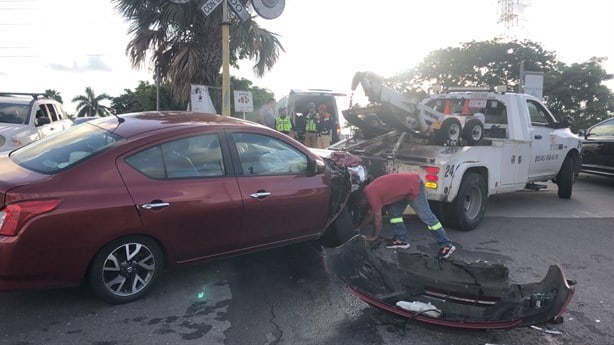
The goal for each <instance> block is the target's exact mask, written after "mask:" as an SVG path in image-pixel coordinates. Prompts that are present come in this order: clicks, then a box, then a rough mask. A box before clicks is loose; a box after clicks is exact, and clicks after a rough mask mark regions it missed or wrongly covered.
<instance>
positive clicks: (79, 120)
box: [72, 116, 100, 125]
mask: <svg viewBox="0 0 614 345" xmlns="http://www.w3.org/2000/svg"><path fill="white" fill-rule="evenodd" d="M99 118H100V116H82V117H77V118H76V119H73V120H72V123H73V125H78V124H81V123H83V122H88V121H92V120H96V119H99Z"/></svg>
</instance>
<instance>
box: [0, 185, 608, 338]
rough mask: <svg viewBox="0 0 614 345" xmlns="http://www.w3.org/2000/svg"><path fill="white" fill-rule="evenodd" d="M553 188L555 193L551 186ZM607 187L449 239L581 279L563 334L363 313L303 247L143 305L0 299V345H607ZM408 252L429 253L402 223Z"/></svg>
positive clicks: (522, 268)
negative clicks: (408, 240)
mask: <svg viewBox="0 0 614 345" xmlns="http://www.w3.org/2000/svg"><path fill="white" fill-rule="evenodd" d="M551 187H552V186H551ZM613 195H614V179H607V178H600V177H593V176H588V175H583V174H582V175H580V177H579V180H578V182H577V183H576V185H575V187H574V194H573V197H572V199H571V200H561V199H558V197H557V196H556V188H550V189H548V190H542V191H539V192H528V191H527V192H518V193H512V194H505V195H495V196H493V197H491V198H490V200H489V206H488V209H487V213H486V218H485V220H484V222H483V223H482V224H481V225H480V226H479V227H478V228H477V229H476V230H474V231H471V232H459V231H454V230H449V231H448V235H449V236H450V238H451V239H452V240H453V241H454V242H455V244H456V245H457V247H458V249H457V252H456V253H455V254H454V255H455V257H456V258H459V259H465V260H487V261H491V262H501V263H503V264H505V265H506V266H507V267H509V269H510V278H511V280H512V281H514V282H518V283H529V282H533V281H539V280H541V279H542V278H543V277H544V275H545V274H546V270H547V268H548V266H549V265H550V264H553V263H556V264H559V265H561V267H563V269H564V271H565V273H566V275H567V277H568V278H569V279H574V280H576V281H577V282H578V284H577V285H576V294H575V296H574V298H573V300H572V303H571V304H570V306H569V308H568V311H567V313H566V314H565V315H564V318H565V321H564V323H563V324H558V325H548V327H550V328H551V329H552V330H556V331H559V332H561V334H558V335H555V334H548V333H545V332H542V331H539V330H535V329H531V328H528V327H520V328H514V329H510V330H502V331H467V330H459V329H450V328H444V327H436V326H430V325H426V324H423V323H419V322H416V321H410V320H407V319H404V318H401V317H398V316H395V315H392V314H390V313H387V312H384V311H382V310H379V309H376V308H373V307H370V306H368V305H366V304H365V303H363V302H362V301H360V300H358V299H357V298H356V297H354V296H353V295H352V294H351V293H350V292H349V290H348V289H347V288H346V287H345V286H344V285H343V284H342V283H341V282H340V281H339V280H338V279H337V278H336V277H333V276H330V275H329V274H328V273H327V272H326V271H325V269H324V265H323V259H322V255H323V253H322V250H321V248H320V247H319V245H318V243H316V242H310V243H305V244H300V245H294V246H289V247H286V248H279V249H274V250H269V251H266V252H261V253H256V254H251V255H246V256H242V257H237V258H232V259H226V260H220V261H216V262H212V263H208V264H204V265H197V266H191V267H187V268H184V269H181V270H178V271H173V272H167V273H166V274H164V275H163V276H162V279H161V280H160V281H159V282H158V284H157V285H156V287H155V289H154V290H153V291H152V293H151V294H150V295H149V296H147V297H146V298H145V299H143V300H140V301H137V302H134V303H130V304H127V305H120V306H110V305H107V304H105V303H103V302H101V301H99V300H97V299H96V298H95V297H94V296H93V295H92V294H91V293H90V292H89V291H88V289H86V288H68V289H55V290H42V291H26V292H13V293H0V344H5V345H27V344H50V345H51V344H58V345H59V344H62V345H65V344H92V345H120V344H135V345H136V344H240V345H242V344H246V345H251V344H267V345H269V344H331V345H332V344H357V345H358V344H417V345H420V344H459V345H464V344H467V345H482V344H497V345H503V344H505V345H512V344H549V345H551V344H591V345H592V344H604V345H605V344H614V325H613V323H614V299H613V298H612V296H611V291H612V286H613V285H614V277H613V276H612V273H611V272H612V268H611V267H612V263H614V252H613V250H612V246H613V245H614V241H613V240H612V237H613V235H614V207H612V204H613V203H614V197H613ZM407 223H408V228H409V229H410V236H411V240H412V248H411V249H410V250H417V251H423V252H427V253H435V251H436V247H435V246H434V244H433V243H432V241H431V239H430V237H428V234H427V232H426V230H425V227H424V226H423V225H422V224H421V223H419V221H417V220H416V219H413V218H410V219H409V220H408V222H407Z"/></svg>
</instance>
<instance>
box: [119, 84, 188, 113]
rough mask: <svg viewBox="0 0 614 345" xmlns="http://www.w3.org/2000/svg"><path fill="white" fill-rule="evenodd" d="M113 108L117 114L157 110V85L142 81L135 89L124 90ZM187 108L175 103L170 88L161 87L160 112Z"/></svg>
mask: <svg viewBox="0 0 614 345" xmlns="http://www.w3.org/2000/svg"><path fill="white" fill-rule="evenodd" d="M111 108H113V110H114V111H115V113H116V114H125V113H134V112H139V111H152V110H156V85H154V84H150V83H148V82H146V81H140V82H139V85H138V86H137V87H136V89H134V91H132V90H130V89H124V93H123V94H121V95H119V96H118V97H113V100H112V102H111ZM185 109H186V107H185V106H182V105H181V104H178V103H175V102H173V99H172V97H171V94H170V90H169V88H168V87H166V86H164V85H160V110H185Z"/></svg>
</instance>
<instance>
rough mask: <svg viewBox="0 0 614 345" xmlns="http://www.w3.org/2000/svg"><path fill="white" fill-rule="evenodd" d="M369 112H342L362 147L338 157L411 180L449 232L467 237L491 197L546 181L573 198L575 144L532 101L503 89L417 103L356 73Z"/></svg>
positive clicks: (353, 145) (446, 94) (563, 125)
mask: <svg viewBox="0 0 614 345" xmlns="http://www.w3.org/2000/svg"><path fill="white" fill-rule="evenodd" d="M358 85H361V86H362V88H363V90H364V93H365V95H366V96H367V97H368V98H369V101H370V102H371V105H370V106H369V107H365V108H357V107H351V106H350V108H349V109H347V110H345V111H343V112H342V113H343V115H344V117H345V119H346V120H347V121H348V122H349V123H350V124H352V125H354V126H356V127H358V128H359V130H360V131H359V132H360V133H362V138H363V140H360V141H358V140H352V139H349V140H346V141H345V142H343V143H340V144H337V145H335V146H334V147H331V148H333V149H341V150H345V151H347V152H350V153H352V154H355V155H357V156H359V157H360V158H362V160H363V165H364V166H365V167H366V169H367V171H368V172H369V174H371V175H372V176H373V177H377V176H380V175H383V174H389V173H399V172H416V173H418V174H419V175H420V176H421V177H422V179H423V181H425V186H426V188H427V197H428V199H429V201H430V203H431V208H432V209H433V211H434V212H435V214H436V215H437V216H438V218H439V219H440V221H441V222H442V223H443V224H444V225H446V226H449V227H452V228H456V229H458V230H463V231H468V230H472V229H474V228H476V227H477V226H478V225H479V223H480V222H481V220H482V218H483V216H484V212H485V210H486V205H487V199H488V197H489V196H490V195H493V194H499V193H508V192H514V191H519V190H524V189H531V190H540V189H543V188H546V187H547V186H546V185H545V184H541V182H546V181H550V180H552V181H553V182H554V183H555V184H556V185H557V186H558V196H559V197H560V198H563V199H568V198H570V197H571V195H572V188H573V183H574V178H575V176H576V174H577V172H578V171H579V163H580V159H579V157H580V151H581V140H580V138H579V137H577V136H576V135H574V134H573V133H572V132H571V131H570V129H569V127H570V125H571V122H572V121H571V119H569V118H563V119H561V120H558V119H557V118H556V117H555V116H554V115H553V114H552V113H551V112H550V111H549V110H548V108H547V107H546V106H545V105H544V104H543V103H542V101H541V100H539V99H538V98H536V97H533V96H531V95H528V94H517V93H510V92H507V91H506V90H505V89H502V88H496V89H484V88H480V89H462V90H458V89H447V90H445V89H438V90H435V91H436V92H433V93H432V94H430V95H429V96H427V97H426V98H425V99H424V100H422V101H421V102H416V101H414V100H413V99H411V98H410V97H408V96H405V95H404V94H402V93H400V92H397V91H395V90H393V89H391V88H389V87H387V86H385V85H384V79H383V78H381V77H378V76H377V75H376V74H374V73H372V72H358V73H356V75H355V76H354V78H353V81H352V90H355V89H356V88H357V86H358Z"/></svg>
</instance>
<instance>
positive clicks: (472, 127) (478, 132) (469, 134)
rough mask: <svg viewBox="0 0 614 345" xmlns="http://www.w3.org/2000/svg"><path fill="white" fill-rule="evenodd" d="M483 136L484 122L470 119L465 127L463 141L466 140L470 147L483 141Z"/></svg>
mask: <svg viewBox="0 0 614 345" xmlns="http://www.w3.org/2000/svg"><path fill="white" fill-rule="evenodd" d="M483 135H484V125H483V124H482V121H480V120H478V119H469V120H468V121H467V122H465V127H463V139H465V140H466V141H467V142H468V143H469V145H475V144H477V143H478V142H479V141H480V140H482V136H483Z"/></svg>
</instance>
